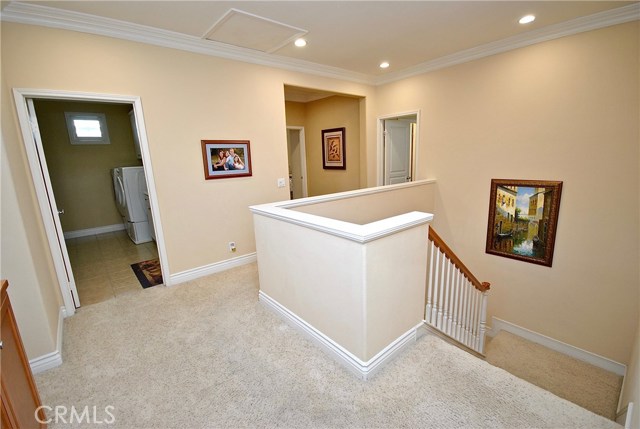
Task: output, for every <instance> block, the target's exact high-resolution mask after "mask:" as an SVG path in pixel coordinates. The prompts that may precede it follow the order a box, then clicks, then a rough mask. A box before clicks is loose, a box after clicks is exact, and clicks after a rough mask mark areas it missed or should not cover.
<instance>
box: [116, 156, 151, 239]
mask: <svg viewBox="0 0 640 429" xmlns="http://www.w3.org/2000/svg"><path fill="white" fill-rule="evenodd" d="M113 189H114V191H115V196H116V206H117V207H118V211H119V212H120V215H121V216H122V221H123V222H124V226H125V228H126V230H127V233H128V234H129V237H131V240H132V241H133V242H134V243H136V244H140V243H146V242H148V241H151V231H150V228H149V219H148V218H147V207H146V204H145V201H144V197H145V194H146V193H147V181H146V179H145V176H144V167H116V168H114V169H113Z"/></svg>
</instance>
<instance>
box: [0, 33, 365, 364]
mask: <svg viewBox="0 0 640 429" xmlns="http://www.w3.org/2000/svg"><path fill="white" fill-rule="evenodd" d="M1 30H2V39H1V40H2V77H3V80H4V81H5V83H4V85H3V88H2V94H1V97H2V107H3V109H2V115H3V121H2V130H3V134H4V135H5V138H4V145H5V146H6V147H7V150H6V152H7V162H8V164H9V165H11V176H12V179H13V187H14V188H15V193H16V195H17V200H16V201H15V202H12V201H9V202H8V203H7V207H5V204H4V202H5V201H4V199H3V207H2V210H3V212H4V211H5V210H7V211H10V210H14V212H16V213H20V219H21V221H22V222H23V223H24V230H25V231H26V234H27V237H26V238H25V237H23V238H22V239H21V240H22V244H24V246H23V247H24V248H25V252H17V253H16V254H15V259H16V260H17V261H24V262H19V263H18V264H17V265H16V266H15V267H13V268H12V269H11V271H7V276H8V277H10V280H12V279H16V276H17V274H14V273H16V272H23V271H24V272H27V271H34V266H35V267H36V269H35V270H36V272H38V273H40V272H42V275H41V276H40V275H39V276H38V278H37V279H33V278H32V279H31V280H29V285H28V287H29V288H35V289H38V290H40V291H39V292H38V293H37V295H38V297H35V296H34V297H31V298H29V293H32V294H33V293H34V291H33V290H31V289H28V291H29V292H25V295H24V297H25V302H27V303H29V302H30V300H32V301H34V302H35V300H37V299H40V298H42V300H43V301H45V299H44V295H46V294H57V293H58V292H57V290H58V289H57V288H58V285H57V282H56V280H55V276H54V275H53V272H52V271H51V270H50V266H51V262H50V260H51V258H50V256H49V254H48V253H47V252H46V251H45V250H46V249H47V241H46V237H45V234H44V231H43V226H42V220H41V218H40V213H39V210H38V206H37V202H36V199H35V195H34V191H33V184H32V183H31V180H30V178H29V175H30V173H29V169H28V166H27V158H26V153H25V149H24V145H23V142H22V137H21V135H20V134H19V132H18V129H19V128H18V123H17V118H16V113H15V112H16V111H15V106H14V104H13V100H12V95H11V91H10V89H11V88H38V89H40V88H44V89H55V90H64V91H86V92H92V93H105V94H124V95H135V96H140V97H141V100H142V107H143V110H144V120H145V125H146V130H147V134H148V137H149V152H150V156H151V162H152V167H153V170H154V178H155V183H156V190H157V195H158V205H159V209H160V218H161V221H162V226H163V230H164V236H165V245H166V250H167V257H168V262H169V267H168V268H169V269H168V271H169V273H170V274H171V275H172V274H176V273H180V272H183V271H187V270H191V269H195V268H199V267H203V266H207V265H210V264H214V263H218V262H221V261H225V260H228V259H231V258H232V257H237V256H241V255H246V254H250V253H252V252H254V251H255V239H254V233H253V226H252V221H251V215H250V212H249V209H248V206H249V205H253V204H259V203H264V202H273V201H280V200H284V199H287V198H288V189H287V188H277V179H278V178H280V177H282V178H286V177H287V175H288V172H287V147H286V123H285V107H284V94H283V86H284V84H285V83H286V84H290V85H294V86H302V87H310V88H317V89H320V90H325V91H331V92H337V93H345V94H354V95H357V96H361V97H367V99H368V98H369V97H371V96H372V95H373V89H372V88H370V87H368V86H365V85H361V84H356V83H351V82H344V81H339V80H335V79H329V78H322V77H315V76H309V75H304V74H301V73H294V72H286V71H282V70H277V69H271V68H267V67H262V66H256V65H251V64H246V63H241V62H235V61H230V60H224V59H220V58H215V57H210V56H205V55H198V54H192V53H188V52H183V51H179V50H174V49H168V48H161V47H156V46H151V45H145V44H141V43H134V42H128V41H123V40H118V39H112V38H107V37H101V36H95V35H89V34H84V33H77V32H71V31H64V30H56V29H49V28H44V27H37V26H29V25H21V24H13V23H5V22H3V23H2V29H1ZM25 52H28V53H29V55H26V54H25ZM78 53H82V55H78ZM61 58H64V61H61V60H60V59H61ZM221 100H223V101H221ZM365 138H367V137H365ZM203 139H248V140H250V141H251V155H252V167H253V176H251V177H243V178H236V179H224V180H208V181H207V180H204V174H203V166H202V152H201V144H200V141H201V140H203ZM230 196H232V197H230ZM3 198H4V197H3ZM229 241H235V242H236V244H237V248H238V252H237V253H235V254H232V253H230V252H229V250H228V247H227V243H228V242H229ZM3 243H4V235H3ZM27 250H28V252H27ZM2 258H3V267H4V266H5V261H4V260H5V259H7V257H5V255H4V254H3V256H2ZM29 261H31V262H29ZM3 269H4V268H3ZM3 274H4V272H3ZM9 274H11V275H9ZM34 282H35V284H32V283H34ZM14 283H19V282H17V281H13V280H12V284H14ZM25 283H27V281H26V280H25ZM14 287H15V288H16V289H18V288H19V287H25V288H26V287H27V286H20V285H19V284H16V285H15V286H14ZM25 291H27V289H25ZM58 295H59V294H58ZM55 306H56V307H58V306H59V303H56V305H55ZM34 308H35V307H34ZM47 308H48V307H47ZM51 308H53V306H52V307H51ZM24 311H27V314H25V313H22V315H20V316H18V317H19V318H20V317H21V318H22V319H23V320H24V319H25V318H26V317H28V311H38V310H29V307H28V306H27V307H25V308H23V309H22V310H21V312H24ZM47 311H49V310H47ZM52 311H53V310H52ZM16 312H17V311H16ZM52 323H53V322H52V321H51V320H46V321H43V322H42V323H41V324H40V325H38V326H34V327H33V329H28V330H25V332H23V336H24V337H25V338H30V339H31V338H33V339H34V340H33V343H35V342H38V341H39V340H38V338H39V332H41V331H44V330H49V331H51V330H56V329H57V325H56V326H54V325H52ZM29 341H31V340H29ZM44 347H45V348H47V347H48V346H46V345H45V346H44ZM48 351H53V350H48ZM28 352H29V355H30V356H34V355H35V354H36V352H35V351H34V349H33V347H31V348H30V349H29V350H28Z"/></svg>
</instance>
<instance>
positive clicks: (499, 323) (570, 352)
mask: <svg viewBox="0 0 640 429" xmlns="http://www.w3.org/2000/svg"><path fill="white" fill-rule="evenodd" d="M492 320H493V322H492V327H491V330H490V331H487V335H489V336H490V337H495V336H496V335H497V334H498V332H500V331H506V332H510V333H512V334H514V335H517V336H519V337H522V338H524V339H526V340H529V341H531V342H534V343H536V344H540V345H542V346H545V347H547V348H550V349H551V350H555V351H557V352H559V353H562V354H565V355H567V356H571V357H572V358H575V359H578V360H581V361H583V362H587V363H590V364H591V365H594V366H597V367H599V368H602V369H604V370H607V371H610V372H613V373H615V374H617V375H621V376H624V375H625V374H626V372H627V366H626V365H624V364H621V363H619V362H616V361H614V360H611V359H608V358H606V357H603V356H600V355H597V354H595V353H591V352H588V351H586V350H583V349H580V348H578V347H575V346H572V345H571V344H567V343H563V342H562V341H558V340H556V339H554V338H551V337H547V336H546V335H542V334H540V333H538V332H534V331H531V330H529V329H526V328H523V327H522V326H518V325H515V324H513V323H511V322H507V321H505V320H502V319H498V318H497V317H493V319H492Z"/></svg>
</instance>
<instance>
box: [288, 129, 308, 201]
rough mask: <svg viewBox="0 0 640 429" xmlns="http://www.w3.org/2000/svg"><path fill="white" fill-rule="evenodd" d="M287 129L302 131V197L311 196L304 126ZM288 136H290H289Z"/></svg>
mask: <svg viewBox="0 0 640 429" xmlns="http://www.w3.org/2000/svg"><path fill="white" fill-rule="evenodd" d="M287 130H298V131H300V143H299V144H300V170H302V198H306V197H308V196H309V189H308V185H307V149H306V146H305V142H304V127H289V126H287ZM287 137H288V136H287Z"/></svg>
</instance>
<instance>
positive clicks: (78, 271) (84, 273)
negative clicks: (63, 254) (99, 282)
mask: <svg viewBox="0 0 640 429" xmlns="http://www.w3.org/2000/svg"><path fill="white" fill-rule="evenodd" d="M72 269H73V277H74V278H75V280H76V282H77V281H79V280H87V279H95V278H103V277H105V276H106V275H107V269H106V268H105V266H104V265H102V264H99V265H98V264H86V265H80V266H78V267H77V268H73V265H72Z"/></svg>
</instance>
